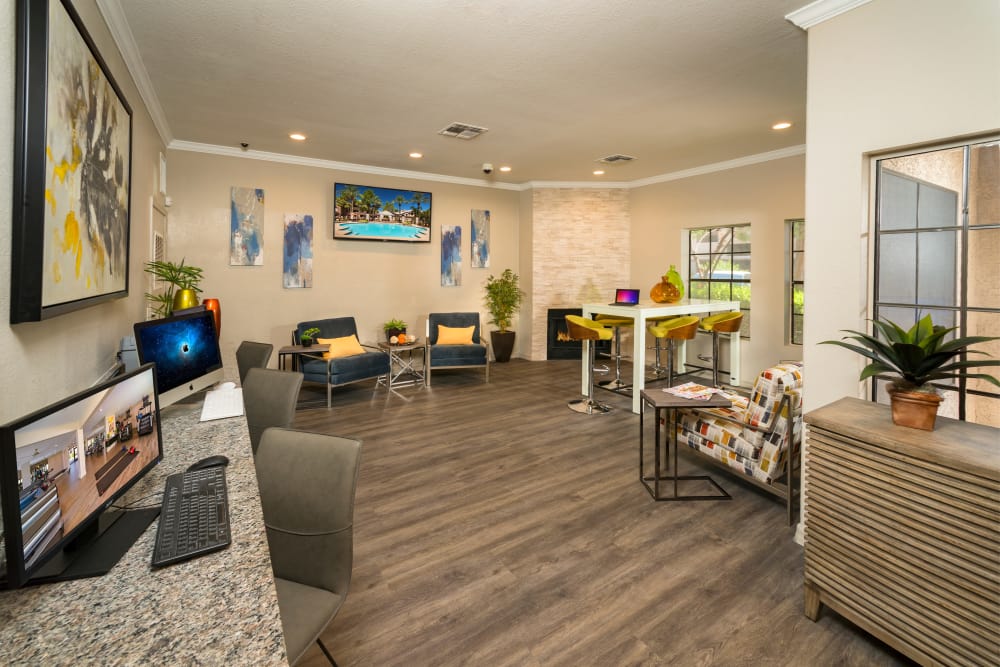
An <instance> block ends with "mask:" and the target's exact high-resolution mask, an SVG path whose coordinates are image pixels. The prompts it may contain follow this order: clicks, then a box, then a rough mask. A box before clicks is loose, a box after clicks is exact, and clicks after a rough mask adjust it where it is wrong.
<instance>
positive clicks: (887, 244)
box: [878, 234, 917, 303]
mask: <svg viewBox="0 0 1000 667" xmlns="http://www.w3.org/2000/svg"><path fill="white" fill-rule="evenodd" d="M916 255H917V242H916V234H882V235H881V236H879V261H878V273H879V275H878V300H879V301H890V302H895V303H913V302H914V301H915V300H916V297H917V294H916V292H917V267H916V262H915V261H914V258H915V257H916Z"/></svg>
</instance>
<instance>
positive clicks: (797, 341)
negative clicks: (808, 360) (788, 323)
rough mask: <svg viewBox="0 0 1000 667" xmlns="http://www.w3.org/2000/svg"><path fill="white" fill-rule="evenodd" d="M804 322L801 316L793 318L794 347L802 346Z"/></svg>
mask: <svg viewBox="0 0 1000 667" xmlns="http://www.w3.org/2000/svg"><path fill="white" fill-rule="evenodd" d="M802 322H803V317H802V316H801V315H793V316H792V345H802Z"/></svg>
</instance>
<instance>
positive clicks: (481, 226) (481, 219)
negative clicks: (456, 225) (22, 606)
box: [469, 209, 490, 269]
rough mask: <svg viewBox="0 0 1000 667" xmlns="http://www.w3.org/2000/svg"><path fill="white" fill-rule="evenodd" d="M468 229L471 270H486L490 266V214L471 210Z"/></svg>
mask: <svg viewBox="0 0 1000 667" xmlns="http://www.w3.org/2000/svg"><path fill="white" fill-rule="evenodd" d="M469 227H470V230H471V231H470V232H469V236H470V237H471V240H472V255H471V256H470V259H471V263H472V268H474V269H487V268H489V266H490V212H489V211H480V210H477V209H472V223H471V224H470V225H469Z"/></svg>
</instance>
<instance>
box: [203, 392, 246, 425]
mask: <svg viewBox="0 0 1000 667" xmlns="http://www.w3.org/2000/svg"><path fill="white" fill-rule="evenodd" d="M241 416H243V388H242V387H235V388H233V389H214V390H212V391H209V392H206V393H205V404H204V405H203V406H202V408H201V421H203V422H207V421H211V420H213V419H225V418H227V417H241Z"/></svg>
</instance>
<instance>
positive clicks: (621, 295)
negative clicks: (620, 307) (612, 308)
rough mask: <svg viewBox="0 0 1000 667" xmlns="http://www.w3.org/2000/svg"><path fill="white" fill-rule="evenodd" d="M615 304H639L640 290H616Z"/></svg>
mask: <svg viewBox="0 0 1000 667" xmlns="http://www.w3.org/2000/svg"><path fill="white" fill-rule="evenodd" d="M615 303H621V304H626V303H627V304H630V305H631V304H637V303H639V290H637V289H621V288H619V289H616V290H615Z"/></svg>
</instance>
